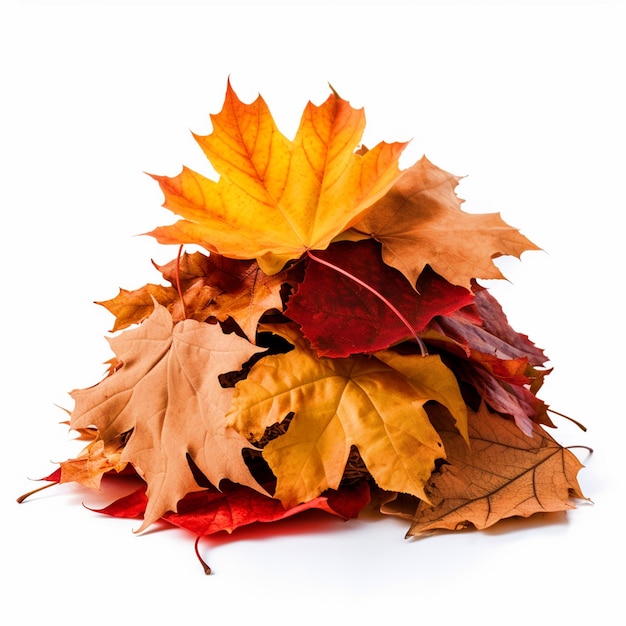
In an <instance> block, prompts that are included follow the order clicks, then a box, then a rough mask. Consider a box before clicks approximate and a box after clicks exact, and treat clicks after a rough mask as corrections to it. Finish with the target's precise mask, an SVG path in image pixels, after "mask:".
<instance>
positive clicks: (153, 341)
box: [70, 304, 262, 530]
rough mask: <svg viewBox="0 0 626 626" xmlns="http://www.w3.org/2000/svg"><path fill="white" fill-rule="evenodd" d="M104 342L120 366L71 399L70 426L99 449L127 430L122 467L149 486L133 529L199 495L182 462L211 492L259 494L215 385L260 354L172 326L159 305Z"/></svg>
mask: <svg viewBox="0 0 626 626" xmlns="http://www.w3.org/2000/svg"><path fill="white" fill-rule="evenodd" d="M109 341H110V344H111V347H112V349H113V351H114V352H115V354H116V356H117V358H118V359H119V360H120V361H121V366H119V367H118V369H117V370H116V371H115V372H113V373H112V374H111V375H109V376H107V377H106V378H105V379H104V380H102V381H101V382H100V383H99V384H97V385H95V386H93V387H90V388H88V389H81V390H77V391H74V392H72V394H71V395H72V397H73V399H74V400H75V403H76V404H75V408H74V411H73V412H72V415H71V422H70V424H71V427H72V428H76V429H80V428H86V427H89V426H95V427H96V428H97V429H98V430H99V432H100V435H101V437H102V439H103V441H104V442H105V443H106V442H108V441H110V440H112V439H114V438H115V437H118V436H119V435H120V434H122V433H125V432H128V431H131V430H132V433H131V434H130V435H129V438H128V441H127V443H126V446H125V447H124V451H123V453H122V458H121V460H122V461H126V462H129V463H131V464H132V465H133V466H134V468H135V469H136V470H137V472H138V473H139V474H140V475H141V476H142V477H143V478H144V479H145V481H146V483H147V485H148V490H147V494H148V506H147V509H146V514H145V517H144V522H143V524H142V526H141V528H140V529H139V530H143V529H144V528H146V527H147V526H148V525H149V524H151V523H152V522H154V521H155V520H157V519H158V518H159V517H161V516H162V515H163V514H164V513H165V512H166V511H174V510H176V504H177V502H178V501H179V500H180V499H181V498H182V497H183V496H185V495H186V494H187V493H189V492H192V491H197V490H199V489H200V487H199V486H198V485H197V483H196V481H195V479H194V476H193V473H192V471H191V469H190V466H189V463H188V460H187V455H189V456H190V457H191V459H192V460H193V461H194V462H195V464H196V465H197V466H198V468H199V469H200V471H201V472H203V473H204V475H205V476H206V477H207V478H208V479H209V480H210V481H211V482H212V483H213V484H214V485H216V486H218V485H219V482H220V481H221V480H222V479H223V478H228V479H230V480H232V481H233V482H237V483H240V484H244V485H247V486H249V487H252V488H254V489H257V490H261V491H262V489H261V488H260V487H259V485H258V484H257V483H256V481H255V480H254V479H253V478H252V476H251V475H250V472H249V471H248V468H247V466H246V464H245V462H244V460H243V457H242V454H241V451H242V449H243V448H246V447H250V445H249V443H248V442H247V441H246V440H245V439H244V438H243V437H241V435H239V434H238V433H237V432H235V431H234V430H232V429H228V428H226V425H225V419H224V416H225V413H226V411H227V410H228V408H229V406H230V403H231V398H232V394H233V389H224V388H222V387H221V386H220V384H219V380H218V376H219V374H222V373H226V372H229V371H234V370H238V369H239V368H240V367H241V365H242V364H243V363H244V362H245V361H247V360H248V359H249V358H250V357H251V356H252V355H253V354H255V353H257V352H260V351H261V349H260V348H256V347H255V346H253V345H252V344H250V343H249V342H248V341H246V340H245V339H242V338H241V337H239V336H237V335H235V334H230V335H226V334H224V333H223V332H222V331H221V329H220V327H219V326H218V325H211V324H206V323H202V322H197V321H195V320H185V321H184V322H180V323H178V324H176V325H175V326H174V325H173V322H172V318H171V315H170V313H169V312H168V311H167V309H165V308H164V307H162V306H161V305H158V304H157V305H155V310H154V312H153V313H152V315H151V316H150V317H149V318H148V319H147V320H146V321H145V322H143V323H142V324H141V325H140V326H139V327H137V328H133V329H131V330H127V331H125V332H123V333H122V334H121V335H119V336H117V337H114V338H112V339H110V340H109Z"/></svg>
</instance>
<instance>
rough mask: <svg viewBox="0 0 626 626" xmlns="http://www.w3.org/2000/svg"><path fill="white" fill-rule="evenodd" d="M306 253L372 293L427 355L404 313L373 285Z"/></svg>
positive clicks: (423, 345)
mask: <svg viewBox="0 0 626 626" xmlns="http://www.w3.org/2000/svg"><path fill="white" fill-rule="evenodd" d="M306 253H307V256H308V257H309V258H310V259H313V260H314V261H317V262H318V263H321V264H322V265H325V266H326V267H330V268H331V269H333V270H335V271H336V272H339V273H340V274H342V275H343V276H345V277H347V278H349V279H350V280H353V281H354V282H355V283H357V284H358V285H360V286H361V287H364V288H365V289H367V290H368V291H369V292H370V293H372V294H374V295H375V296H376V297H377V298H378V299H379V300H380V301H381V302H383V303H384V304H385V305H386V306H387V307H388V308H389V309H390V310H391V312H392V313H393V314H394V315H395V316H396V317H397V318H398V319H399V320H400V321H401V322H402V323H403V324H404V325H405V326H406V327H407V328H408V330H409V332H410V333H411V335H412V336H413V338H414V339H415V341H416V342H417V345H418V346H419V349H420V352H421V353H422V356H428V349H427V348H426V344H425V343H424V342H423V341H422V339H421V338H420V337H419V336H418V334H417V333H416V332H415V329H414V328H413V326H411V324H410V323H409V321H408V320H407V319H406V317H404V315H402V313H400V311H399V310H398V309H397V308H396V307H395V306H394V305H393V304H392V303H391V302H390V301H389V300H387V298H385V296H383V294H382V293H380V292H379V291H377V290H376V289H374V287H372V286H371V285H368V284H367V283H366V282H364V281H362V280H361V279H360V278H357V277H356V276H355V275H354V274H350V272H347V271H346V270H344V269H341V268H340V267H338V266H337V265H334V264H333V263H329V262H328V261H325V260H324V259H321V258H320V257H318V256H315V255H314V254H313V253H312V252H311V251H310V250H307V251H306Z"/></svg>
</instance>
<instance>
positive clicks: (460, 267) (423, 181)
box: [340, 157, 539, 289]
mask: <svg viewBox="0 0 626 626" xmlns="http://www.w3.org/2000/svg"><path fill="white" fill-rule="evenodd" d="M459 180H460V178H459V177H457V176H453V175H452V174H449V173H448V172H445V171H444V170H442V169H440V168H438V167H436V166H435V165H433V164H432V163H431V162H430V161H429V160H428V159H426V157H423V158H422V159H420V160H419V161H418V162H417V163H415V164H414V165H413V166H412V167H410V168H408V169H407V170H405V171H404V173H403V174H402V176H401V178H399V180H397V182H396V183H395V184H394V185H393V187H392V188H391V189H390V190H389V191H388V192H387V194H386V195H385V196H384V197H382V198H381V199H380V200H378V202H376V203H375V204H374V205H373V206H372V207H371V208H370V209H369V210H368V211H367V213H365V214H364V215H363V217H362V218H361V219H360V220H359V221H358V222H357V223H356V224H355V225H354V228H353V230H352V232H351V233H346V234H344V235H341V237H340V238H342V239H348V238H350V239H353V240H354V239H359V238H363V237H373V238H375V239H377V240H378V241H381V242H382V244H383V260H384V261H385V263H387V264H388V265H391V266H392V267H395V268H397V269H398V270H400V271H401V272H402V273H403V274H404V275H405V276H406V277H407V278H408V280H409V282H410V283H411V284H412V285H415V282H416V281H417V279H418V277H419V275H420V273H421V272H422V270H423V269H424V267H425V266H426V265H430V267H431V268H432V269H433V270H434V271H435V272H437V274H439V275H440V276H442V277H443V278H445V279H446V280H447V281H448V282H450V283H452V284H454V285H461V286H463V287H466V288H467V289H470V288H471V285H472V279H474V278H486V279H489V278H502V277H503V276H502V273H501V272H500V270H499V269H498V267H497V266H496V265H495V264H494V263H493V259H494V258H497V257H499V256H502V255H513V256H517V257H519V256H520V255H521V253H522V252H523V251H525V250H539V248H537V246H535V244H533V243H532V242H531V241H529V240H528V239H527V238H526V237H524V236H523V235H522V234H521V233H520V232H519V231H518V230H517V229H515V228H512V227H511V226H509V225H508V224H507V223H506V222H504V220H502V218H501V217H500V215H499V214H498V213H486V214H478V215H476V214H470V213H466V212H464V211H462V210H461V208H460V207H461V200H460V199H459V198H458V196H457V195H456V193H455V188H456V186H457V184H458V182H459Z"/></svg>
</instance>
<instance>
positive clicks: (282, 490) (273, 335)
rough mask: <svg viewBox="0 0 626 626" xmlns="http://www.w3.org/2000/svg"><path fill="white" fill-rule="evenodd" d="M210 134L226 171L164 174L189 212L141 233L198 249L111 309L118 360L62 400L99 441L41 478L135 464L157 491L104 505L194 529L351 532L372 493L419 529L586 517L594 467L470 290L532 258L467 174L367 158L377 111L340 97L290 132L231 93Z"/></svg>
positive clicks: (174, 206) (177, 207) (93, 477)
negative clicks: (556, 425) (478, 201)
mask: <svg viewBox="0 0 626 626" xmlns="http://www.w3.org/2000/svg"><path fill="white" fill-rule="evenodd" d="M211 120H212V123H213V132H212V133H211V134H209V135H208V136H206V137H195V138H196V140H197V142H198V144H199V145H200V147H201V148H202V150H203V151H204V153H205V154H206V156H207V158H208V159H209V161H210V163H211V165H212V166H213V168H214V169H215V171H216V172H217V173H218V178H217V180H211V179H208V178H206V177H204V176H202V175H200V174H197V173H195V172H193V171H191V170H189V169H186V168H185V169H183V170H182V172H181V173H180V174H179V175H178V176H175V177H173V178H168V177H165V176H155V177H154V178H155V179H156V180H157V181H158V183H159V185H160V187H161V189H162V190H163V193H164V195H165V205H164V206H166V207H167V208H168V209H171V210H172V211H173V212H174V213H176V214H177V215H178V216H179V217H180V218H181V219H180V220H179V221H178V222H176V223H174V224H171V225H167V226H161V227H159V228H157V229H155V230H154V231H152V233H150V234H151V235H152V236H154V237H156V239H157V240H158V241H160V242H161V243H164V244H176V245H178V246H181V247H182V246H183V245H185V244H195V245H199V246H201V248H203V249H204V251H205V252H204V253H201V252H195V253H193V254H187V253H184V254H181V253H180V251H179V254H178V256H177V257H176V258H175V259H173V260H172V261H171V262H170V263H168V264H166V265H164V266H158V267H157V269H158V270H159V271H160V272H161V274H162V276H163V280H164V284H149V285H145V286H143V287H139V288H135V289H133V290H126V289H121V290H120V292H119V294H118V295H117V296H116V297H114V298H112V299H110V300H107V301H103V302H101V303H100V304H102V305H103V306H105V307H106V308H107V309H108V310H109V311H110V312H111V313H112V314H113V315H114V317H115V321H114V324H113V329H112V330H113V332H115V333H116V334H115V335H114V336H113V337H112V338H111V339H110V345H111V348H112V350H113V352H114V355H115V356H114V357H113V358H112V359H111V361H110V368H109V371H108V374H107V376H106V377H105V378H104V379H103V380H102V381H101V382H99V383H98V384H96V385H94V386H93V387H90V388H88V389H81V390H76V391H74V392H72V394H71V395H72V398H73V399H74V401H75V407H74V409H73V411H72V412H71V418H70V426H71V428H73V429H74V430H77V431H78V432H80V433H82V434H83V435H87V436H89V437H90V438H91V442H90V443H89V445H88V446H87V448H86V449H85V450H84V452H83V453H82V454H81V455H79V456H78V457H77V458H75V459H70V460H68V461H66V462H64V463H63V464H61V471H60V472H56V473H53V474H52V475H51V476H49V477H48V479H49V480H52V481H54V482H77V483H80V484H82V485H85V486H88V487H92V488H98V487H99V486H100V482H101V479H102V477H103V476H108V477H114V476H118V475H122V474H124V473H128V472H131V473H133V474H135V475H137V476H139V477H140V478H141V479H142V481H143V483H144V484H143V486H142V487H140V488H139V489H138V490H137V491H136V492H134V493H133V494H130V495H129V496H127V497H125V498H123V499H121V500H119V501H117V502H115V503H112V504H111V506H109V507H106V508H105V509H103V510H102V512H103V513H108V514H111V515H117V516H120V515H121V516H128V517H140V518H142V519H143V521H142V524H141V526H140V530H143V529H144V528H146V527H148V526H149V525H150V524H152V523H154V522H156V521H157V520H159V519H164V520H166V521H168V522H170V523H172V524H175V525H179V526H181V527H183V528H187V529H189V530H191V531H192V532H194V533H196V534H197V535H205V534H210V533H213V532H216V531H219V530H225V531H228V532H231V531H232V530H233V529H234V528H236V527H238V526H241V525H244V524H247V523H251V522H254V521H272V520H278V519H283V518H284V517H288V516H290V515H293V514H295V513H299V512H301V511H304V510H308V509H311V508H321V509H323V510H326V511H328V512H331V513H334V514H336V515H340V516H342V517H345V518H349V517H354V516H356V515H357V514H358V512H359V510H360V509H361V508H362V507H363V506H365V505H366V504H367V503H368V502H369V499H370V489H376V490H378V491H379V492H382V493H383V494H384V496H383V498H382V499H383V500H385V501H386V504H385V505H384V511H385V512H387V513H394V514H399V515H404V516H408V517H409V519H410V520H411V529H410V531H409V533H410V534H416V533H419V532H423V531H426V530H431V529H435V528H444V529H451V528H459V527H464V526H466V525H467V524H473V525H475V526H476V527H479V528H483V527H486V526H488V525H491V524H492V523H494V522H496V521H497V520H498V519H501V518H504V517H508V516H511V515H521V516H528V515H531V514H532V513H535V512H542V511H557V510H565V509H568V508H571V506H572V502H571V497H572V496H574V497H582V493H581V490H580V488H579V486H578V484H577V482H576V474H577V472H578V469H579V467H580V464H579V463H578V462H577V461H576V460H575V457H574V456H573V455H572V454H571V452H569V451H567V450H565V449H563V448H562V447H561V446H560V445H559V444H557V443H556V442H555V441H554V440H553V439H552V438H551V437H549V436H548V435H547V434H546V433H545V431H544V430H543V428H542V425H546V424H547V425H550V424H551V422H550V419H549V416H548V406H547V405H546V404H545V403H544V402H543V401H542V400H540V399H539V398H538V397H537V393H538V391H539V389H540V387H541V384H542V382H543V378H544V376H545V375H546V374H547V373H548V371H549V370H548V369H547V368H546V362H547V359H546V357H545V355H544V353H543V351H542V350H541V349H539V348H538V347H536V346H535V345H534V344H533V343H532V342H531V341H530V340H529V339H528V337H526V336H525V335H521V334H519V333H518V332H516V331H515V330H513V329H512V328H511V327H510V326H509V324H508V321H507V319H506V317H505V315H504V313H503V311H502V309H501V307H500V306H499V304H498V303H497V302H496V300H495V299H494V298H493V297H492V296H491V295H490V294H489V291H488V290H487V289H485V288H484V287H483V286H481V285H480V284H479V281H480V280H481V279H493V278H499V277H501V274H500V270H499V269H498V267H497V266H496V265H495V264H494V259H496V258H497V257H499V256H502V255H513V256H516V257H519V256H520V255H521V254H522V253H523V252H524V251H525V250H535V249H537V247H536V246H535V245H534V244H533V243H531V242H530V241H529V240H528V239H527V238H526V237H525V236H523V235H522V234H521V233H520V232H519V231H518V230H517V229H515V228H513V227H511V226H509V225H508V224H506V223H505V222H504V221H503V220H502V218H501V217H500V216H499V215H498V214H485V215H470V214H467V213H465V212H463V210H462V209H461V200H460V199H459V198H458V197H457V195H456V192H455V190H456V187H457V184H458V182H459V178H458V177H456V176H453V175H452V174H449V173H447V172H445V171H444V170H442V169H440V168H438V167H436V166H435V165H433V164H432V163H430V161H428V160H427V159H426V158H422V159H420V160H419V161H418V162H417V163H416V164H415V165H413V166H412V167H409V168H408V169H406V170H404V171H401V170H400V169H399V168H398V159H399V156H400V154H401V152H402V150H403V148H404V144H401V143H384V142H382V143H380V144H378V145H377V146H376V147H374V148H373V149H371V150H368V149H366V148H364V147H363V146H360V145H359V144H360V141H361V136H362V132H363V129H364V125H365V117H364V114H363V111H362V110H357V109H354V108H352V107H351V105H350V104H349V103H348V102H347V101H345V100H343V99H342V98H340V97H339V96H338V95H337V94H336V93H331V95H330V96H329V97H328V99H327V100H326V101H325V102H324V103H322V104H321V105H319V106H318V105H314V104H312V103H309V104H308V105H307V106H306V108H305V110H304V113H303V116H302V119H301V122H300V126H299V128H298V130H297V133H296V135H295V138H294V140H289V139H287V138H286V137H285V136H284V135H282V134H281V133H280V131H279V130H278V129H277V127H276V125H275V123H274V120H273V119H272V116H271V114H270V112H269V110H268V107H267V105H266V104H265V102H264V101H263V99H262V98H261V97H259V98H257V100H255V101H254V102H253V103H251V104H246V103H244V102H242V101H240V100H239V98H238V97H237V95H236V94H235V92H234V90H233V89H232V87H231V85H230V84H229V85H228V87H227V91H226V99H225V103H224V107H223V109H222V111H221V112H220V113H218V114H216V115H213V116H211ZM500 466H502V467H500ZM511 468H514V471H513V470H511ZM505 470H506V471H505ZM508 470H511V471H508ZM537 476H542V477H549V478H546V479H545V480H544V479H542V480H536V479H535V478H536V477H537ZM407 502H408V503H409V508H408V509H407V506H406V503H407ZM407 510H408V512H407Z"/></svg>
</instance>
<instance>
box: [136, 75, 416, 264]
mask: <svg viewBox="0 0 626 626" xmlns="http://www.w3.org/2000/svg"><path fill="white" fill-rule="evenodd" d="M211 121H212V123H213V132H212V133H211V134H210V135H208V136H205V137H201V136H195V139H196V141H197V142H198V144H199V145H200V147H201V148H202V150H203V151H204V153H205V155H206V156H207V158H208V159H209V161H210V162H211V164H212V165H213V167H214V169H215V170H216V172H217V173H218V174H219V175H220V178H219V180H218V181H213V180H211V179H209V178H206V177H205V176H202V175H201V174H198V173H196V172H194V171H192V170H190V169H188V168H183V170H182V172H181V173H180V174H179V175H178V176H175V177H173V178H169V177H166V176H154V178H155V179H156V180H157V181H158V182H159V184H160V186H161V189H162V190H163V193H164V195H165V202H164V206H165V207H166V208H168V209H170V210H171V211H173V212H174V213H176V214H177V215H179V216H181V217H182V218H183V219H182V220H179V221H178V222H176V223H175V224H172V225H169V226H161V227H159V228H156V229H155V230H153V231H152V232H150V233H148V234H150V235H152V236H154V237H155V238H156V239H157V240H158V241H159V242H161V243H166V244H184V243H192V244H199V245H201V246H203V247H204V248H205V249H207V250H209V251H211V252H217V253H219V254H221V255H223V256H225V257H229V258H235V259H257V261H258V263H259V266H260V267H261V269H262V270H263V271H264V272H265V273H266V274H270V275H271V274H275V273H277V272H279V271H280V270H281V269H282V268H283V267H284V265H285V263H287V262H288V261H290V260H293V259H298V258H300V257H301V256H302V255H303V254H304V253H305V252H306V251H307V250H322V249H325V248H326V247H327V246H328V245H329V244H330V243H331V241H332V240H333V238H335V237H336V236H337V235H338V234H340V233H341V232H343V231H344V230H346V229H347V228H349V227H350V226H352V225H353V224H354V223H355V222H356V221H357V220H358V218H359V216H360V215H361V214H362V213H363V212H364V211H365V210H366V209H367V208H368V207H370V206H371V205H372V204H373V203H374V202H375V201H376V200H378V199H379V198H381V197H382V196H383V195H384V194H385V193H386V192H387V190H388V189H389V188H390V187H391V185H392V184H393V183H394V182H395V181H396V180H397V179H398V177H399V176H400V175H401V172H400V170H399V169H398V159H399V156H400V154H401V152H402V150H403V149H404V147H405V146H406V143H384V142H381V143H379V144H378V145H377V146H376V147H374V148H373V149H372V150H369V151H367V152H366V153H365V154H360V153H357V152H356V148H357V146H358V144H359V142H360V140H361V136H362V133H363V129H364V127H365V115H364V113H363V110H362V109H354V108H352V107H351V106H350V104H349V103H348V102H346V101H345V100H343V99H341V98H340V97H339V96H337V95H336V94H335V93H332V94H331V95H330V96H329V97H328V99H327V100H326V101H325V102H324V103H323V104H322V105H320V106H316V105H314V104H312V103H310V102H309V103H308V105H307V106H306V108H305V110H304V113H303V116H302V119H301V122H300V126H299V129H298V131H297V133H296V136H295V139H294V140H293V141H290V140H289V139H287V138H286V137H285V136H284V135H282V134H281V133H280V132H279V130H278V129H277V127H276V125H275V123H274V120H273V118H272V116H271V114H270V111H269V109H268V107H267V105H266V103H265V102H264V100H263V99H262V98H261V97H260V96H259V97H258V98H257V99H256V100H255V101H254V102H253V103H252V104H245V103H243V102H241V101H240V100H239V98H238V97H237V95H236V94H235V92H234V91H233V89H232V87H231V85H230V83H229V84H228V87H227V91H226V99H225V102H224V106H223V108H222V111H221V112H220V113H219V114H216V115H212V116H211Z"/></svg>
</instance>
